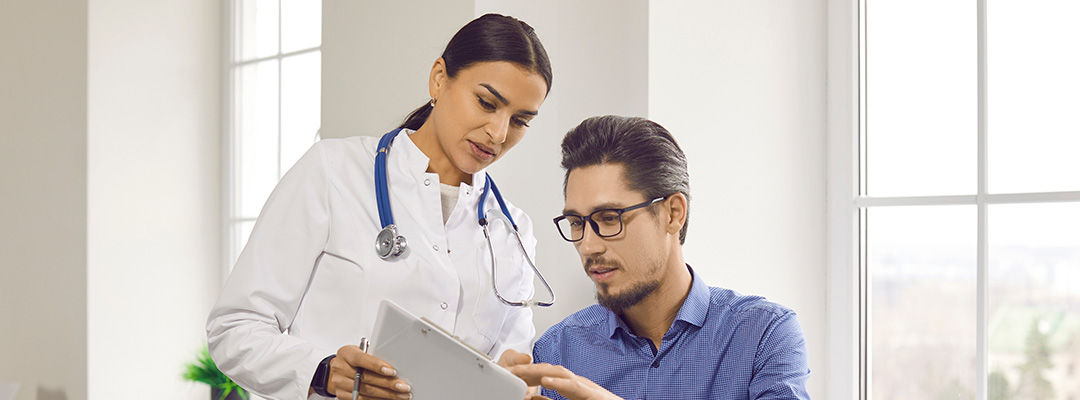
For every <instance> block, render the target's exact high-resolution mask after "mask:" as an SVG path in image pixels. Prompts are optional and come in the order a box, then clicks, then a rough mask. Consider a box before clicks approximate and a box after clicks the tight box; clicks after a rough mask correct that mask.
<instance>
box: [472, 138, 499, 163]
mask: <svg viewBox="0 0 1080 400" xmlns="http://www.w3.org/2000/svg"><path fill="white" fill-rule="evenodd" d="M469 146H470V147H471V148H472V153H473V156H475V157H476V158H478V159H480V160H483V161H488V160H491V159H492V158H495V152H494V151H492V150H490V149H488V148H486V147H482V146H480V145H478V144H476V143H475V142H473V141H471V140H470V141H469Z"/></svg>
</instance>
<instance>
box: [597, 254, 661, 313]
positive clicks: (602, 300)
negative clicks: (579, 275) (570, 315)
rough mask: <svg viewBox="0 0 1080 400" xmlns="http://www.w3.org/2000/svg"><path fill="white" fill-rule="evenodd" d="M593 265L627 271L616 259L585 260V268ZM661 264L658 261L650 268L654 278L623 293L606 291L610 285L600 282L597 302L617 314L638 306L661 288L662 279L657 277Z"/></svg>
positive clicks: (634, 285)
mask: <svg viewBox="0 0 1080 400" xmlns="http://www.w3.org/2000/svg"><path fill="white" fill-rule="evenodd" d="M593 265H604V266H610V267H611V268H617V269H619V270H623V271H625V270H626V269H625V268H623V265H622V264H621V263H619V262H618V261H615V260H606V259H603V258H601V257H599V256H597V257H589V258H588V259H586V260H585V270H586V271H588V270H589V269H590V268H591V267H592V266H593ZM660 270H661V266H660V264H659V263H657V264H656V265H655V266H654V267H653V268H650V269H649V274H648V275H651V276H652V277H653V279H652V280H646V281H644V282H637V283H634V284H633V285H631V286H630V287H629V288H627V289H626V290H624V291H623V292H622V293H606V294H605V292H608V291H609V289H610V287H611V286H610V285H609V284H607V283H600V284H597V286H596V302H597V303H599V304H600V305H601V306H604V307H605V308H607V309H609V310H611V311H612V312H614V313H615V314H622V313H623V312H624V311H626V309H628V308H630V307H633V306H636V305H638V304H639V303H641V302H642V301H643V300H645V298H646V297H649V295H650V294H652V293H653V292H655V291H656V289H659V288H660V279H659V278H656V277H657V276H658V275H659V271H660Z"/></svg>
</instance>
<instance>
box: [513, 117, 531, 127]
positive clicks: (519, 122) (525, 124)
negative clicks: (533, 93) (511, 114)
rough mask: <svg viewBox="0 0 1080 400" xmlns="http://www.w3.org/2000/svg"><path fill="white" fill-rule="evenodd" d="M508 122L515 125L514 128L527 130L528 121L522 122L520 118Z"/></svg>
mask: <svg viewBox="0 0 1080 400" xmlns="http://www.w3.org/2000/svg"><path fill="white" fill-rule="evenodd" d="M510 121H511V122H513V123H514V125H516V126H518V127H520V128H528V127H529V121H526V120H523V119H521V118H514V119H511V120H510Z"/></svg>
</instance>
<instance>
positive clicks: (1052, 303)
mask: <svg viewBox="0 0 1080 400" xmlns="http://www.w3.org/2000/svg"><path fill="white" fill-rule="evenodd" d="M851 3H853V4H852V7H854V12H852V13H850V14H846V15H850V16H852V17H853V18H855V19H856V21H855V23H854V24H853V25H854V27H855V29H853V31H855V32H857V33H856V35H857V36H856V37H855V38H854V39H855V40H852V41H851V42H849V43H852V44H853V45H854V47H855V49H854V51H853V52H852V53H851V55H850V57H851V58H852V59H854V60H855V61H856V63H857V64H856V65H855V66H854V68H853V70H852V71H850V75H851V76H853V77H855V78H854V79H852V81H853V82H854V83H853V85H854V90H851V91H850V92H849V93H852V94H853V95H854V96H855V100H854V101H849V103H848V105H847V106H845V105H844V104H845V103H844V102H839V103H836V102H832V101H831V103H832V104H833V106H840V107H850V108H852V109H853V110H857V111H854V112H853V114H854V115H853V116H852V117H853V118H850V120H852V121H856V122H855V123H854V124H852V125H853V126H852V129H851V130H850V133H847V134H845V133H844V132H846V131H845V130H844V127H843V125H844V124H845V123H846V122H845V121H846V119H845V118H844V117H845V114H844V112H843V111H840V112H833V110H830V115H831V117H830V118H833V117H837V116H839V117H840V121H839V122H837V123H836V124H835V125H833V123H832V122H830V124H831V125H830V131H831V132H832V133H830V135H837V136H836V137H839V138H840V139H836V138H833V139H832V140H834V141H836V140H839V141H840V142H841V143H840V144H838V145H837V144H833V145H831V147H830V149H833V150H837V149H839V151H840V153H838V154H834V155H833V157H837V156H839V157H845V156H847V155H850V157H851V158H850V164H849V165H850V166H851V170H846V169H845V168H844V167H843V166H841V167H836V168H834V167H830V170H831V171H832V172H831V174H832V175H831V179H832V180H837V179H839V180H844V179H850V180H853V182H849V183H844V184H841V185H840V186H842V187H850V189H851V190H850V192H848V193H843V189H841V190H839V191H832V192H831V193H832V194H831V195H832V196H835V197H836V198H839V199H840V200H839V201H838V202H836V203H835V204H839V205H838V206H835V207H833V208H832V210H833V211H834V213H833V216H834V218H838V219H841V221H840V222H836V221H834V222H833V225H832V226H834V227H839V228H837V229H839V230H841V231H842V230H844V229H847V228H851V229H852V230H853V232H851V233H850V234H844V233H842V232H841V233H839V234H833V235H832V236H831V237H832V240H834V241H837V240H838V241H839V243H840V244H839V245H834V246H833V249H834V250H836V252H837V253H838V254H841V256H840V257H834V258H833V259H834V260H847V259H846V258H845V256H843V255H844V254H852V255H854V256H852V257H850V260H847V261H850V262H843V263H835V264H836V265H838V266H835V268H846V269H847V270H848V271H851V273H850V274H849V275H850V276H855V277H856V278H854V280H855V281H856V284H855V285H854V286H855V287H856V289H855V290H854V291H853V292H852V293H850V295H851V297H853V298H854V300H853V301H852V303H854V304H855V307H854V308H855V309H856V310H857V311H856V313H857V316H856V317H855V318H853V321H854V323H853V324H854V325H856V326H855V328H856V331H857V332H858V333H857V334H854V337H855V339H856V342H857V343H858V344H859V346H858V349H857V350H856V352H857V360H858V365H857V366H856V368H855V369H856V370H857V378H856V379H857V382H854V384H855V385H858V396H859V397H860V398H863V399H874V400H878V399H916V398H917V399H945V398H948V399H978V400H986V399H1028V398H1030V399H1036V398H1037V399H1067V398H1074V397H1076V396H1078V395H1080V385H1077V384H1076V381H1075V378H1070V371H1069V367H1070V366H1071V365H1074V364H1075V363H1077V362H1080V156H1077V155H1078V154H1080V124H1078V123H1077V122H1076V121H1075V119H1074V118H1073V116H1075V115H1076V114H1077V111H1076V110H1080V97H1077V96H1076V93H1080V74H1078V73H1077V72H1076V71H1080V25H1078V24H1076V23H1075V21H1076V20H1077V18H1080V2H1076V1H1072V0H1037V1H1023V2H1019V1H1004V0H979V1H974V2H973V1H941V0H860V1H858V2H851ZM833 7H834V8H836V9H838V10H840V11H835V10H834V11H831V14H830V15H836V14H832V13H833V12H836V13H837V14H839V15H845V14H844V13H843V10H844V9H843V6H833ZM841 28H842V27H841ZM834 39H835V38H831V39H830V40H831V41H832V40H834ZM839 40H840V41H843V37H841V38H840V39H839ZM831 43H836V42H835V41H833V42H831ZM841 56H842V55H841ZM834 57H838V56H834V55H833V54H830V62H831V63H832V62H836V61H837V60H838V58H834ZM839 60H840V62H841V63H843V62H844V60H843V59H842V58H840V59H839ZM837 71H841V72H843V71H844V70H843V66H839V67H833V66H830V74H832V73H835V72H837ZM836 89H839V90H840V92H843V89H844V87H843V86H834V85H833V84H832V83H830V92H833V91H834V90H836ZM839 95H843V93H841V94H839ZM830 96H833V94H832V93H831V94H830ZM830 98H831V99H833V97H830ZM833 106H831V107H833ZM844 140H850V142H849V143H848V144H850V145H845V144H844V143H842V142H843V141H844ZM845 151H846V152H847V153H844V152H845ZM840 164H843V162H841V163H840ZM844 196H847V197H846V200H845V197H844ZM844 207H847V209H845V208H844ZM845 216H851V218H852V219H853V223H850V224H849V223H847V222H845V221H842V220H843V219H844V218H847V217H845ZM844 246H847V248H846V249H845V248H844ZM834 282H836V281H834ZM841 283H843V282H841ZM833 309H834V310H837V309H839V310H843V308H842V307H840V308H836V306H835V305H834V306H833ZM831 323H832V322H831ZM830 365H831V366H835V365H837V363H830ZM840 373H841V374H842V373H843V372H842V371H840Z"/></svg>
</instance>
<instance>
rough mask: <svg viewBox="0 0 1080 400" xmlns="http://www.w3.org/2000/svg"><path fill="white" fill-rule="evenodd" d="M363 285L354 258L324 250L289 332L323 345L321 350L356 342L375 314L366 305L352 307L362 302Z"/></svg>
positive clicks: (362, 279)
mask: <svg viewBox="0 0 1080 400" xmlns="http://www.w3.org/2000/svg"><path fill="white" fill-rule="evenodd" d="M365 286H366V284H365V276H364V273H363V270H362V269H361V268H359V266H358V265H357V263H356V262H355V261H353V260H350V259H348V258H345V257H341V256H337V255H334V254H330V253H323V254H322V255H321V256H320V257H319V259H318V264H317V266H316V268H315V274H314V276H312V278H311V283H310V285H309V287H308V291H307V293H306V294H305V295H304V299H303V301H302V302H301V303H300V309H299V310H298V312H297V321H296V323H294V324H293V327H292V330H291V334H292V335H296V336H301V337H306V338H308V339H309V340H311V341H312V342H313V343H316V344H319V345H321V346H325V347H326V348H324V349H321V350H324V351H327V350H330V351H337V348H338V347H339V346H341V345H344V344H348V343H355V342H356V340H357V339H358V338H359V335H358V334H359V333H360V332H361V331H363V329H362V328H363V327H364V326H368V325H366V324H370V323H371V322H372V320H373V319H374V317H375V315H374V314H373V313H370V312H369V309H368V308H366V307H355V306H352V305H355V304H362V301H363V292H364V291H363V290H358V289H359V288H363V287H365ZM308 328H310V330H309V329H308Z"/></svg>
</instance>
